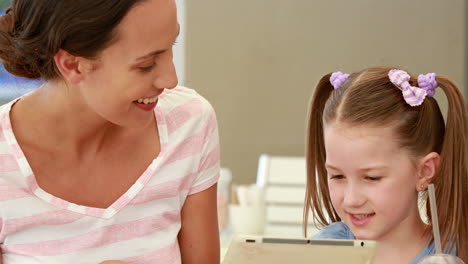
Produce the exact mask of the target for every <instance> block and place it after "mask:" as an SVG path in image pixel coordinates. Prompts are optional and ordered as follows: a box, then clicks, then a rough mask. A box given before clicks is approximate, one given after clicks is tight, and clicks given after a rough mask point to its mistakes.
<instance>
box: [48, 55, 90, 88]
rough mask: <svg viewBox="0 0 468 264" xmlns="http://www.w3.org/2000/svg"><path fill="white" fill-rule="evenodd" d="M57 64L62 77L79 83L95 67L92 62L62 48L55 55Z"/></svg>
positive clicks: (73, 82)
mask: <svg viewBox="0 0 468 264" xmlns="http://www.w3.org/2000/svg"><path fill="white" fill-rule="evenodd" d="M54 61H55V65H56V66H57V69H58V70H59V72H60V74H61V75H62V77H63V78H64V79H65V80H67V81H68V82H70V83H72V84H78V83H79V82H80V81H81V80H83V78H84V75H85V74H86V73H88V72H90V71H91V70H92V68H93V65H92V62H91V61H90V60H88V59H85V58H83V57H78V56H75V55H73V54H71V53H69V52H67V51H65V50H63V49H60V50H59V51H58V52H57V54H55V56H54Z"/></svg>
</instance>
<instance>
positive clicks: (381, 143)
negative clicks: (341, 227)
mask: <svg viewBox="0 0 468 264" xmlns="http://www.w3.org/2000/svg"><path fill="white" fill-rule="evenodd" d="M324 137H325V150H326V169H327V172H328V187H329V191H330V196H331V200H332V203H333V206H334V208H335V210H336V211H337V213H338V215H339V216H340V218H341V219H342V221H343V222H345V223H346V224H347V225H348V226H349V227H350V228H351V230H352V232H353V234H354V235H355V236H356V238H357V239H367V240H383V239H389V238H395V237H398V236H399V234H404V232H406V234H407V233H408V232H409V231H411V232H414V231H415V227H416V225H419V224H421V223H422V222H421V220H420V216H419V210H418V205H417V200H418V193H417V188H416V185H417V175H418V172H417V169H416V166H415V163H414V162H415V160H414V159H412V157H411V156H410V154H409V153H408V152H407V151H406V150H405V149H402V148H401V147H399V146H398V144H397V141H396V139H395V136H394V135H393V133H392V131H391V130H390V129H388V128H375V127H367V126H365V127H350V126H344V125H340V124H336V123H333V124H330V125H326V126H325V129H324ZM416 230H420V229H416Z"/></svg>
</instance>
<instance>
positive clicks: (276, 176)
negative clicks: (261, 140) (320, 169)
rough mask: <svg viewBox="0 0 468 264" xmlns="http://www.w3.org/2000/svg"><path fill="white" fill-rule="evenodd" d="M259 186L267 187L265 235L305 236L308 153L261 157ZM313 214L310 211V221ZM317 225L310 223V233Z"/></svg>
mask: <svg viewBox="0 0 468 264" xmlns="http://www.w3.org/2000/svg"><path fill="white" fill-rule="evenodd" d="M257 186H258V187H262V188H263V189H264V202H265V211H266V217H265V227H264V235H265V236H271V237H296V238H298V237H303V236H304V234H303V229H302V222H303V208H304V198H305V190H306V163H305V157H290V156H270V155H267V154H263V155H261V156H260V158H259V162H258V171H257ZM311 220H312V216H311V215H309V222H310V221H311ZM316 232H318V229H317V228H316V227H315V225H314V224H313V223H309V227H308V231H307V233H308V236H312V235H314V234H315V233H316Z"/></svg>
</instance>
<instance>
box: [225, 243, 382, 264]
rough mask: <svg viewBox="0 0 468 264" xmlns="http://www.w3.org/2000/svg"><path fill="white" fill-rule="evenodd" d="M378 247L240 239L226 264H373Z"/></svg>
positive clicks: (227, 255)
mask: <svg viewBox="0 0 468 264" xmlns="http://www.w3.org/2000/svg"><path fill="white" fill-rule="evenodd" d="M376 246H377V243H376V242H375V241H369V240H340V239H302V238H300V239H291V238H274V237H259V236H237V237H234V238H233V239H232V241H231V244H230V245H229V248H228V251H227V253H226V255H225V257H224V260H223V264H241V263H242V264H250V263H255V264H276V263H278V264H280V263H281V264H284V263H290V264H306V263H307V264H310V263H320V264H323V263H333V264H340V263H346V264H370V263H371V262H372V258H373V256H374V253H375V249H376Z"/></svg>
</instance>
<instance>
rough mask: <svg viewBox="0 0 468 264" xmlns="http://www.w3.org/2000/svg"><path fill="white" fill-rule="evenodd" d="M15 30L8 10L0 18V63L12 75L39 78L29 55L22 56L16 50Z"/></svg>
mask: <svg viewBox="0 0 468 264" xmlns="http://www.w3.org/2000/svg"><path fill="white" fill-rule="evenodd" d="M15 29H16V21H15V16H14V13H13V11H12V10H11V9H10V8H8V9H7V10H6V12H5V14H4V15H2V16H0V62H1V63H2V64H3V66H4V67H5V69H6V70H7V71H8V72H10V73H11V74H13V75H16V76H19V77H25V78H29V79H37V78H40V77H41V75H40V73H39V72H38V71H36V70H34V66H33V65H31V63H30V61H31V59H33V58H31V56H30V54H23V52H20V51H19V50H18V45H17V43H16V40H15ZM28 55H29V56H28Z"/></svg>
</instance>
